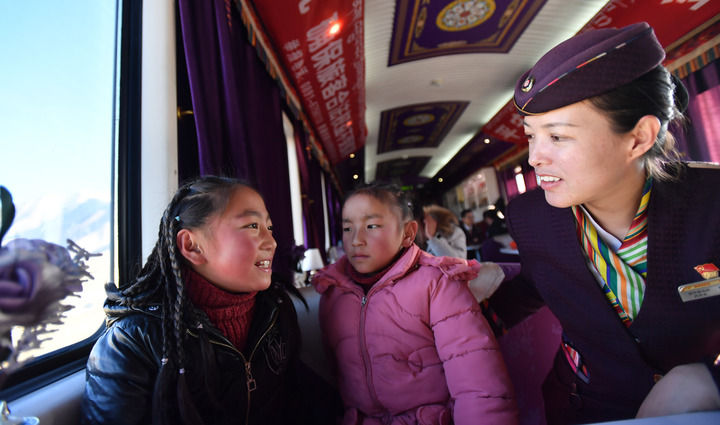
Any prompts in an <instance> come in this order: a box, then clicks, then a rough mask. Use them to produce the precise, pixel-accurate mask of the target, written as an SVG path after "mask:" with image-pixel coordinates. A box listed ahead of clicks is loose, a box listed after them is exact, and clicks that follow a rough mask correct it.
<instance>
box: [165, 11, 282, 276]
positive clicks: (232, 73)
mask: <svg viewBox="0 0 720 425" xmlns="http://www.w3.org/2000/svg"><path fill="white" fill-rule="evenodd" d="M178 6H179V16H180V27H181V31H182V40H183V44H184V51H185V58H186V64H187V71H188V80H189V85H190V94H191V98H192V106H193V116H194V118H195V126H196V131H197V144H198V160H199V172H200V174H201V175H206V174H219V175H227V176H234V177H240V178H243V179H246V180H248V181H249V182H250V183H251V184H253V185H254V186H255V187H256V188H257V189H258V190H259V191H260V193H261V194H262V195H263V197H264V198H265V203H266V204H267V208H268V211H269V212H270V216H271V218H272V221H273V225H274V228H275V230H274V236H275V239H276V240H277V243H278V249H277V253H276V255H275V261H274V264H273V269H274V270H276V271H281V270H282V271H285V270H287V268H288V267H291V266H292V265H291V264H290V262H291V260H290V255H291V252H292V247H293V245H294V243H293V230H292V217H291V214H292V213H291V209H290V183H289V175H288V167H287V147H286V144H285V136H284V134H283V129H282V128H283V127H282V112H281V111H282V103H281V96H280V91H279V89H278V87H277V85H276V84H275V81H274V80H273V79H272V78H271V77H270V76H269V74H268V73H267V71H266V69H265V65H264V64H263V63H262V62H261V61H260V59H259V58H258V55H257V52H256V50H255V48H254V47H253V46H252V45H251V44H250V43H248V41H247V36H246V30H245V27H244V26H243V24H242V22H241V20H240V16H239V13H238V11H237V10H236V9H235V7H233V6H232V5H231V3H230V2H229V1H226V0H207V1H194V0H179V1H178ZM272 164H277V165H276V166H272Z"/></svg>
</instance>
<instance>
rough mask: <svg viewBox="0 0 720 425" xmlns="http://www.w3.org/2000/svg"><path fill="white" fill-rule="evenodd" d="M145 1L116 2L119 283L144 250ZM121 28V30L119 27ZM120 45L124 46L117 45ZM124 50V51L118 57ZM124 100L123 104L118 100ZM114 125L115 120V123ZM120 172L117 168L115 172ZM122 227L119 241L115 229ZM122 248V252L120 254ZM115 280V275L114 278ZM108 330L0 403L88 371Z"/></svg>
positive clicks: (40, 368) (53, 359) (52, 360)
mask: <svg viewBox="0 0 720 425" xmlns="http://www.w3.org/2000/svg"><path fill="white" fill-rule="evenodd" d="M142 3H143V2H142V0H116V9H117V10H118V11H119V16H118V17H116V29H115V40H116V47H115V49H116V55H115V57H116V60H117V61H118V62H119V63H116V64H115V70H114V73H115V79H114V84H115V87H119V93H116V92H115V90H114V95H113V98H114V99H113V101H114V102H116V105H117V110H116V114H117V129H116V130H117V132H116V131H115V130H113V138H114V139H115V142H114V144H115V143H116V145H114V146H113V152H114V156H115V160H114V161H113V164H112V166H111V167H112V171H111V172H112V180H113V181H114V186H116V187H113V190H116V194H115V196H114V197H113V198H114V199H117V204H115V202H114V200H113V201H111V209H114V208H116V210H115V211H111V217H113V218H112V219H111V220H112V224H111V225H112V228H113V231H111V233H110V234H111V239H112V240H111V242H110V245H111V249H110V253H111V254H110V255H111V256H112V257H113V258H112V259H111V264H112V265H111V267H114V264H117V265H118V273H117V276H119V279H120V281H121V282H122V281H125V280H126V279H127V278H128V277H129V276H132V275H133V272H134V271H136V270H134V267H135V265H136V264H140V261H141V258H142V257H141V255H142V252H141V251H142V249H141V231H140V229H141V227H140V225H141V223H140V220H141V219H140V217H141V203H140V199H141V170H140V165H139V164H140V147H141V138H140V130H141V100H142V93H141V89H142V84H141V82H142V81H141V80H142V12H143V4H142ZM118 24H119V25H120V26H119V27H117V25H118ZM118 38H119V39H120V44H119V46H118V45H117V40H118ZM118 49H119V51H117V50H118ZM118 96H119V99H118ZM114 121H115V120H113V122H114ZM116 167H117V168H116ZM116 226H117V229H118V231H117V236H114V235H115V233H114V229H115V227H116ZM116 247H117V251H115V248H116ZM112 275H115V273H112ZM104 329H105V324H104V323H102V324H99V327H98V330H97V331H96V332H95V333H94V334H93V335H91V336H89V337H88V338H85V339H84V340H82V341H79V342H76V343H74V344H71V345H68V346H66V347H63V348H60V349H58V350H55V351H52V352H50V353H48V354H45V355H42V356H39V357H37V358H35V359H32V360H30V361H29V362H28V363H27V364H26V365H24V366H23V367H22V368H20V369H19V370H17V371H15V372H13V373H12V374H10V375H9V376H8V377H7V379H6V380H5V381H4V382H3V385H2V387H3V388H2V390H1V391H0V399H2V400H6V401H13V400H16V399H18V398H20V397H23V396H25V395H27V394H29V393H32V392H33V391H36V390H37V389H39V388H41V387H44V386H46V385H49V384H50V383H52V382H55V381H58V380H60V379H62V378H64V377H66V376H69V375H71V374H73V373H75V372H77V371H79V370H82V369H84V368H85V365H86V362H87V358H88V355H89V354H90V351H91V349H92V347H93V344H94V343H95V340H96V339H97V338H98V337H99V336H100V334H101V333H102V331H103V330H104Z"/></svg>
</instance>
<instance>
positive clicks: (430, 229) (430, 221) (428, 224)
mask: <svg viewBox="0 0 720 425" xmlns="http://www.w3.org/2000/svg"><path fill="white" fill-rule="evenodd" d="M423 221H425V237H426V238H427V239H430V238H432V237H433V236H435V233H436V232H437V220H435V219H434V218H433V217H432V216H431V215H430V214H425V220H423Z"/></svg>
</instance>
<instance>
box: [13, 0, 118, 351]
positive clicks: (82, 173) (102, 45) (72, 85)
mask: <svg viewBox="0 0 720 425" xmlns="http://www.w3.org/2000/svg"><path fill="white" fill-rule="evenodd" d="M118 3H119V2H118V1H116V0H105V1H97V0H82V1H80V0H78V1H72V2H42V5H38V4H37V2H19V1H5V2H1V3H0V40H2V43H0V57H2V62H3V66H2V67H0V93H2V95H1V96H0V97H1V98H2V102H0V140H2V144H1V145H0V185H3V186H5V187H6V188H7V189H8V190H9V191H10V192H11V194H12V197H13V201H14V204H15V208H16V213H15V220H14V222H13V224H12V226H11V227H10V230H9V232H8V234H7V235H5V237H4V239H3V243H4V244H5V243H7V242H8V241H11V240H12V239H15V238H28V239H43V240H46V241H48V242H52V243H55V244H58V245H63V246H65V245H67V243H66V240H67V239H71V240H72V241H74V242H75V243H77V244H78V245H79V246H80V247H82V248H84V249H85V250H87V251H89V252H92V253H99V254H102V255H100V256H97V257H93V258H91V259H90V260H89V261H88V262H87V264H88V266H89V272H90V273H91V274H92V276H93V277H94V278H93V279H91V280H88V281H87V282H85V283H84V284H83V290H82V292H80V293H79V297H68V298H66V299H65V300H64V301H63V302H65V303H67V304H68V305H71V306H72V307H73V308H72V309H71V310H69V311H68V312H67V313H66V317H65V319H64V320H63V323H62V324H60V325H57V327H56V330H55V332H53V333H51V334H49V335H47V336H46V337H45V338H46V339H45V341H43V342H42V344H41V345H40V347H39V348H38V349H36V350H33V352H30V353H22V355H23V356H25V357H28V356H29V355H32V356H34V357H37V356H39V355H42V354H46V353H49V352H52V351H55V350H58V349H60V348H62V347H66V346H69V345H72V344H74V343H76V342H79V341H81V340H83V339H86V338H88V337H89V336H91V335H92V334H94V333H95V332H96V331H97V330H98V329H99V327H100V326H101V325H102V324H103V318H104V313H103V309H102V304H103V301H104V299H105V292H104V284H105V282H108V281H114V280H115V278H114V276H113V274H114V272H113V270H114V262H115V259H114V257H115V255H114V252H115V249H114V242H113V241H114V239H115V238H114V237H113V234H114V232H115V225H114V224H113V223H114V195H113V194H114V189H113V186H114V184H113V180H114V173H115V159H114V158H115V155H114V145H115V143H114V140H115V135H114V133H115V131H114V123H115V116H116V101H115V100H114V99H115V93H116V79H115V74H116V72H115V66H116V65H115V64H116V62H117V61H116V48H115V45H116V32H117V26H118V25H117V14H118V9H117V8H118ZM13 335H14V333H13Z"/></svg>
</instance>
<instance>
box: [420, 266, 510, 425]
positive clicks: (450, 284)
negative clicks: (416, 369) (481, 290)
mask: <svg viewBox="0 0 720 425" xmlns="http://www.w3.org/2000/svg"><path fill="white" fill-rule="evenodd" d="M431 297H432V298H431V303H430V325H431V326H432V330H433V334H434V337H435V346H436V348H437V351H438V355H439V357H440V359H441V360H442V362H443V368H444V370H445V378H446V380H447V386H448V389H449V390H450V395H451V396H452V398H453V400H454V402H455V404H454V411H453V421H454V423H455V424H456V425H467V424H476V423H478V420H479V418H482V422H483V423H492V424H500V425H505V424H517V423H518V412H517V406H516V402H515V397H514V394H513V390H512V384H511V381H510V377H509V376H508V373H507V370H506V368H505V363H504V361H503V358H502V355H501V353H500V349H499V346H498V343H497V341H496V340H495V337H494V336H493V334H492V331H491V330H490V327H489V326H488V324H487V322H486V321H485V319H484V318H483V316H482V313H481V312H480V308H479V306H478V303H477V302H476V301H475V298H474V297H473V296H472V294H471V293H470V291H469V290H468V289H467V286H466V285H465V283H464V282H460V281H457V280H452V279H449V278H447V277H443V278H441V279H440V281H439V282H438V284H437V287H436V288H434V289H433V292H432V294H431Z"/></svg>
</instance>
